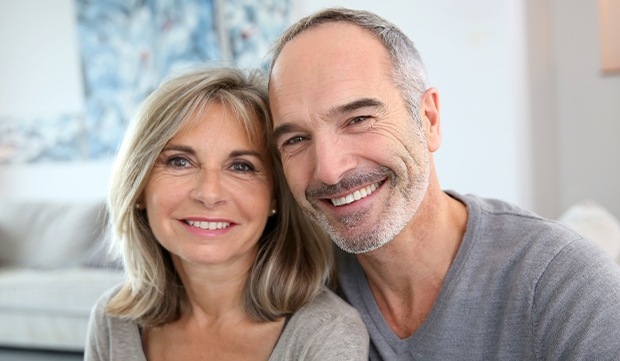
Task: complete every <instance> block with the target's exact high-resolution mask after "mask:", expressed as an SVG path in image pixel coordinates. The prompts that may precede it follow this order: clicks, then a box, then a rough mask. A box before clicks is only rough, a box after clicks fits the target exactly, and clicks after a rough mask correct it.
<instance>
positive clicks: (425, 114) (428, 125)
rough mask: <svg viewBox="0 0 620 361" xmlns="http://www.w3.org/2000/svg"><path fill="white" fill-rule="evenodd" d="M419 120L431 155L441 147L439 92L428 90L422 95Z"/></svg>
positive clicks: (432, 89)
mask: <svg viewBox="0 0 620 361" xmlns="http://www.w3.org/2000/svg"><path fill="white" fill-rule="evenodd" d="M420 119H422V124H423V126H424V132H425V134H426V139H427V141H428V150H429V151H430V152H431V153H432V152H435V151H436V150H437V149H439V146H440V145H441V121H440V120H441V119H440V116H439V92H437V89H436V88H428V89H427V90H426V91H425V92H424V94H423V95H422V101H421V103H420Z"/></svg>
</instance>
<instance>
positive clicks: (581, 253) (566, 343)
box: [532, 239, 620, 360]
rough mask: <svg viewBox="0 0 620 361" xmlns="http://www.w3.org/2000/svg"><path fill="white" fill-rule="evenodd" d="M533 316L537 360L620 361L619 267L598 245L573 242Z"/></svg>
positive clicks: (540, 293) (540, 292)
mask: <svg viewBox="0 0 620 361" xmlns="http://www.w3.org/2000/svg"><path fill="white" fill-rule="evenodd" d="M532 312H533V315H534V317H533V321H532V322H533V325H532V327H533V330H534V334H535V338H536V340H538V345H537V346H536V348H537V350H538V351H537V353H538V359H541V360H618V359H620V338H619V337H618V335H620V268H619V267H618V266H617V265H616V264H615V262H614V261H613V260H612V259H611V258H610V257H608V256H607V255H606V254H605V253H604V252H603V251H602V250H601V249H600V248H598V247H597V246H596V245H595V244H594V243H593V242H590V241H588V240H586V239H579V240H577V241H574V242H572V243H569V244H568V245H566V246H565V247H564V248H563V249H562V250H561V251H560V252H559V253H558V254H557V255H556V256H555V257H554V258H553V259H552V260H551V262H550V263H549V264H548V266H547V267H546V269H545V270H544V272H543V273H542V274H541V276H540V278H539V281H538V283H537V285H536V289H535V291H534V300H533V303H532Z"/></svg>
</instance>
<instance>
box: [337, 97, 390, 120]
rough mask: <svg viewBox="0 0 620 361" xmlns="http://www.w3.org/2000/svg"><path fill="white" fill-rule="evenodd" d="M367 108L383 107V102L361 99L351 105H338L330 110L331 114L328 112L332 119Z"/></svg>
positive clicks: (374, 99) (373, 99)
mask: <svg viewBox="0 0 620 361" xmlns="http://www.w3.org/2000/svg"><path fill="white" fill-rule="evenodd" d="M367 107H383V102H382V101H380V100H379V99H376V98H361V99H357V100H354V101H352V102H350V103H346V104H343V105H338V106H336V107H334V108H332V109H330V110H329V112H327V115H328V116H330V117H335V116H339V115H342V114H347V113H350V112H352V111H355V110H357V109H360V108H367Z"/></svg>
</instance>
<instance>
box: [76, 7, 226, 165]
mask: <svg viewBox="0 0 620 361" xmlns="http://www.w3.org/2000/svg"><path fill="white" fill-rule="evenodd" d="M77 5H78V6H77V11H78V36H79V45H80V54H81V63H82V71H83V76H84V88H85V89H84V90H85V104H86V111H85V128H86V132H87V144H88V157H89V158H100V157H106V156H110V155H111V154H114V152H115V151H116V149H117V148H118V144H119V143H120V140H121V139H122V136H123V134H124V131H125V129H126V127H127V124H128V122H129V121H130V120H131V118H132V116H133V115H134V113H135V112H136V110H137V108H138V106H139V105H140V103H141V102H142V101H143V100H144V98H145V97H146V96H147V95H148V94H149V93H150V92H151V91H152V90H153V89H154V88H155V87H156V86H157V85H158V84H159V83H160V81H161V80H162V79H163V78H164V77H165V76H166V75H167V74H168V73H169V72H170V71H172V70H174V69H177V68H182V67H185V66H188V65H192V64H196V63H205V62H209V61H212V60H217V59H219V58H220V57H221V55H220V53H219V47H218V43H217V34H216V27H215V24H214V18H213V13H214V10H213V2H212V1H211V0H206V1H205V0H133V1H132V0H130V1H127V0H106V1H101V0H96V1H95V0H77Z"/></svg>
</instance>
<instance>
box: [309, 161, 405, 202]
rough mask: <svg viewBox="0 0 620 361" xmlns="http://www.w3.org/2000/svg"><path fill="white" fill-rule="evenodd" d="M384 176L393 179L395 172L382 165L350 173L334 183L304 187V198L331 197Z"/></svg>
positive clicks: (382, 178) (380, 179)
mask: <svg viewBox="0 0 620 361" xmlns="http://www.w3.org/2000/svg"><path fill="white" fill-rule="evenodd" d="M386 177H387V178H389V179H394V178H395V177H396V174H395V173H394V172H393V171H392V170H391V169H390V168H387V167H384V166H381V167H379V168H378V169H376V170H373V171H371V172H365V173H357V174H351V175H348V176H347V177H346V178H343V179H341V180H340V181H339V182H338V183H336V184H324V183H320V184H315V185H311V186H310V187H309V188H308V189H306V199H319V198H333V196H334V195H336V194H340V193H346V192H347V191H348V190H350V189H354V188H359V187H360V186H364V185H368V184H370V183H377V182H380V181H382V180H384V179H385V178H386Z"/></svg>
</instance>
